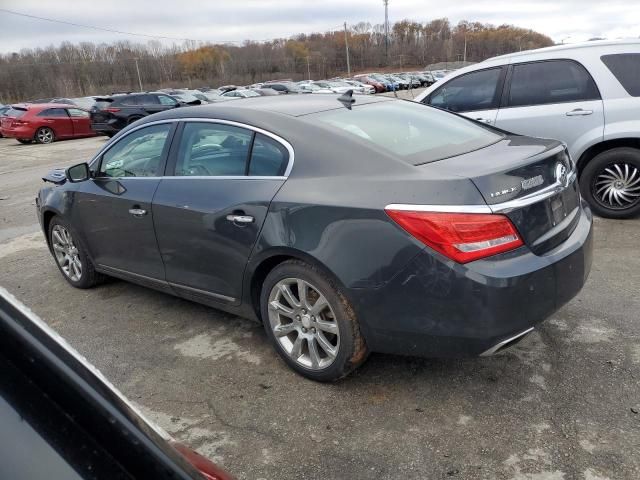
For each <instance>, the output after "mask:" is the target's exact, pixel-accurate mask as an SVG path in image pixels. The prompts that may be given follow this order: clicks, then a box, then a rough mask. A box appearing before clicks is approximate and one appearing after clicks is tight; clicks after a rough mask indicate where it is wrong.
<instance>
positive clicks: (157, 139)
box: [98, 123, 171, 177]
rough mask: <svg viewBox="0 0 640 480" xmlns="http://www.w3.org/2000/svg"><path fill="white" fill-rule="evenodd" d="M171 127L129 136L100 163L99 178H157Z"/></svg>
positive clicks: (160, 126)
mask: <svg viewBox="0 0 640 480" xmlns="http://www.w3.org/2000/svg"><path fill="white" fill-rule="evenodd" d="M170 131H171V124H169V123H162V124H159V125H151V126H148V127H144V128H141V129H139V130H136V131H135V132H132V133H130V134H129V135H126V136H125V137H123V138H122V139H120V140H119V141H118V142H116V143H115V145H113V146H112V147H111V148H109V150H107V151H106V152H105V153H104V154H103V156H102V161H101V162H100V170H99V173H98V176H99V177H157V176H159V175H161V172H160V167H161V165H162V156H163V151H164V147H165V144H166V142H167V138H168V137H169V132H170Z"/></svg>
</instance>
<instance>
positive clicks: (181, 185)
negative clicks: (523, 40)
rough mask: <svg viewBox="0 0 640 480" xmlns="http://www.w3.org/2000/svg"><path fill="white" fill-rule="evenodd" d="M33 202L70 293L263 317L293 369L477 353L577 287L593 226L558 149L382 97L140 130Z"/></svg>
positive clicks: (325, 372)
mask: <svg viewBox="0 0 640 480" xmlns="http://www.w3.org/2000/svg"><path fill="white" fill-rule="evenodd" d="M47 178H48V179H49V180H50V181H51V182H53V184H47V185H46V186H44V187H43V188H42V189H41V190H40V192H39V194H38V198H37V200H36V203H37V208H38V214H39V219H40V222H41V224H42V227H43V230H44V232H45V235H46V238H47V241H48V244H49V247H50V250H51V253H52V254H53V256H54V258H55V260H56V263H57V265H58V267H59V269H60V271H61V272H62V274H63V276H64V278H65V279H66V280H67V281H68V282H69V283H70V284H71V285H73V286H75V287H79V288H87V287H91V286H93V285H95V284H97V283H99V282H100V280H101V279H102V278H103V276H104V275H109V276H114V277H118V278H122V279H126V280H130V281H132V282H136V283H139V284H142V285H146V286H149V287H152V288H156V289H159V290H162V291H164V292H167V293H171V294H174V295H178V296H181V297H183V298H186V299H190V300H194V301H197V302H201V303H205V304H208V305H211V306H215V307H217V308H219V309H222V310H225V311H228V312H233V313H235V314H237V315H240V316H244V317H248V318H252V319H256V320H259V321H262V322H263V323H264V325H265V328H266V331H267V335H268V337H269V338H270V340H271V341H272V343H273V345H274V346H275V348H276V350H277V351H278V353H279V354H280V355H281V356H282V357H283V358H284V360H285V361H286V362H287V363H288V364H289V365H290V366H291V367H292V368H293V369H295V370H296V371H298V372H299V373H301V374H303V375H305V376H307V377H309V378H312V379H316V380H333V379H336V378H339V377H342V376H344V375H346V374H347V373H349V371H351V370H352V369H354V368H355V367H357V366H358V365H359V364H361V363H362V362H363V361H364V360H365V359H366V357H367V354H368V353H369V352H372V351H374V352H388V353H400V354H409V355H425V356H476V355H488V354H491V353H495V352H496V351H498V350H500V349H502V348H504V347H505V346H508V345H510V344H512V343H514V342H516V341H518V340H519V339H520V338H522V337H523V336H524V335H525V334H526V333H528V332H530V331H531V330H532V328H533V327H535V325H537V324H538V323H540V322H541V321H542V320H544V319H545V318H546V317H548V316H549V315H550V314H552V313H553V312H555V311H556V310H557V309H558V308H560V306H562V305H563V304H564V303H566V302H567V301H569V300H570V299H571V298H572V297H574V296H575V295H576V294H577V293H578V292H579V291H580V289H581V288H582V286H583V284H584V282H585V280H586V278H587V275H588V273H589V270H590V266H591V252H592V242H591V222H592V217H591V212H590V210H589V209H588V207H587V206H586V205H585V204H584V203H583V202H582V201H581V199H580V195H579V193H578V186H577V183H576V178H575V169H574V166H573V163H572V161H571V160H570V158H569V156H568V155H567V152H566V148H565V146H564V145H563V144H561V143H559V142H557V141H553V140H543V139H535V138H529V137H523V136H513V135H509V134H507V133H504V132H502V131H499V130H495V129H493V128H491V127H487V126H484V125H481V124H479V123H477V122H473V121H472V120H469V119H466V118H464V117H459V116H457V115H455V114H452V113H448V112H445V111H441V110H438V109H436V108H433V107H429V106H425V105H421V104H418V103H415V102H409V101H404V100H397V99H393V98H388V97H374V96H358V97H357V98H356V97H355V96H351V95H349V94H347V95H343V96H341V97H337V96H335V95H329V94H327V95H308V96H307V95H304V96H303V95H292V96H287V97H273V98H269V97H262V98H255V99H251V98H248V99H245V100H243V101H241V102H228V103H223V104H217V105H211V106H204V107H198V108H189V109H187V108H185V109H179V110H176V111H171V112H164V113H161V114H157V115H154V116H152V117H149V118H146V119H144V120H143V121H141V122H139V123H138V124H136V125H135V126H132V127H129V128H128V129H127V130H126V131H124V132H122V134H121V135H119V136H118V138H116V139H114V140H112V141H111V142H109V143H108V144H107V145H106V146H105V147H104V148H103V149H102V150H101V151H100V152H98V154H97V155H96V156H95V158H94V159H93V160H91V161H90V162H89V163H88V164H87V163H82V164H79V165H76V166H73V167H70V168H69V169H67V171H66V174H65V176H62V175H58V176H51V177H47Z"/></svg>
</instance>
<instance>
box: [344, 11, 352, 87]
mask: <svg viewBox="0 0 640 480" xmlns="http://www.w3.org/2000/svg"><path fill="white" fill-rule="evenodd" d="M344 48H345V49H346V51H347V74H348V76H349V77H351V64H350V63H349V42H348V41H347V22H344Z"/></svg>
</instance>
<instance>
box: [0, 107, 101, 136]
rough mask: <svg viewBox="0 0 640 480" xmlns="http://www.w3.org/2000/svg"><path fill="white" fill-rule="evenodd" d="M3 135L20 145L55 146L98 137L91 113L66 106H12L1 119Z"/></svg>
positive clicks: (0, 128)
mask: <svg viewBox="0 0 640 480" xmlns="http://www.w3.org/2000/svg"><path fill="white" fill-rule="evenodd" d="M0 132H2V136H4V137H9V138H15V139H16V140H18V141H19V142H20V143H31V142H33V141H36V142H38V143H52V142H54V141H55V140H62V139H68V138H81V137H92V136H94V135H95V132H94V131H93V130H91V120H90V119H89V112H87V111H86V110H83V109H81V108H78V107H74V106H71V105H67V104H63V103H60V104H56V103H44V104H36V103H25V104H21V105H13V106H12V107H11V109H9V110H8V111H7V112H6V113H5V114H4V115H3V116H2V117H1V118H0Z"/></svg>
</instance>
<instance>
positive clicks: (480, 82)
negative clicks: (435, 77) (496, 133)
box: [423, 67, 506, 125]
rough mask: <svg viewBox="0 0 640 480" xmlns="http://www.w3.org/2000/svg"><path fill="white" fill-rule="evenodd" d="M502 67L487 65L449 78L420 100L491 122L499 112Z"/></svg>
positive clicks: (502, 81)
mask: <svg viewBox="0 0 640 480" xmlns="http://www.w3.org/2000/svg"><path fill="white" fill-rule="evenodd" d="M505 71H506V68H505V67H494V68H487V69H484V70H476V71H474V72H469V73H465V74H463V75H460V76H458V77H455V78H452V79H451V80H449V81H448V82H446V83H445V84H443V85H442V86H441V87H440V88H438V89H437V90H435V91H434V92H433V93H431V94H430V95H429V96H427V97H426V98H425V99H424V100H423V103H427V104H429V105H433V106H434V107H438V108H444V109H445V110H450V111H452V112H456V113H460V114H462V115H464V116H466V117H469V118H472V119H474V120H477V121H479V122H483V123H487V124H489V125H493V124H494V123H495V120H496V116H497V115H498V105H499V103H500V96H501V94H502V86H503V83H504V75H505Z"/></svg>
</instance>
